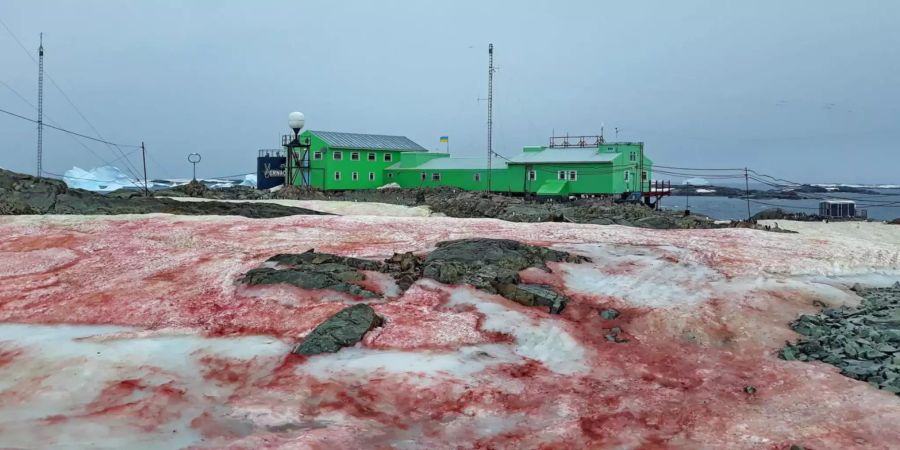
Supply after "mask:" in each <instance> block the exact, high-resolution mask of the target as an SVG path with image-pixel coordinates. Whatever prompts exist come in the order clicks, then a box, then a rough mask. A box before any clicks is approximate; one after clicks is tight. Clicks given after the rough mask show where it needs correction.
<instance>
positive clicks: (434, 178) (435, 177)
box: [431, 172, 441, 181]
mask: <svg viewBox="0 0 900 450" xmlns="http://www.w3.org/2000/svg"><path fill="white" fill-rule="evenodd" d="M431 181H441V174H440V173H438V172H435V173H433V174H431Z"/></svg>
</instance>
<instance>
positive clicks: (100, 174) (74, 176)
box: [63, 166, 140, 192]
mask: <svg viewBox="0 0 900 450" xmlns="http://www.w3.org/2000/svg"><path fill="white" fill-rule="evenodd" d="M63 181H65V182H66V185H68V186H69V187H70V188H74V189H84V190H87V191H94V192H112V191H115V190H117V189H122V188H127V187H136V186H138V185H139V184H140V183H138V182H136V181H135V180H134V179H132V178H131V177H130V176H128V174H126V173H125V172H122V171H121V170H120V169H119V168H118V167H114V166H102V167H97V168H95V169H91V170H84V169H82V168H80V167H77V166H75V167H73V168H71V169H69V170H67V171H66V172H65V173H64V174H63Z"/></svg>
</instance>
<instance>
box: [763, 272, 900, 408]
mask: <svg viewBox="0 0 900 450" xmlns="http://www.w3.org/2000/svg"><path fill="white" fill-rule="evenodd" d="M853 290H854V291H855V292H856V293H857V294H858V295H860V296H861V297H862V298H863V301H862V303H861V304H860V305H859V307H856V308H848V307H842V308H827V309H824V310H822V311H821V312H820V313H819V314H817V315H802V316H800V317H799V318H798V319H797V320H796V321H794V322H793V323H792V324H791V327H792V328H793V329H794V331H796V332H797V333H799V334H801V335H802V337H801V339H800V340H799V341H798V342H797V343H794V344H791V343H788V344H787V345H786V346H785V347H784V348H782V349H781V351H780V352H779V355H780V356H781V358H783V359H786V360H800V361H808V360H810V361H811V360H815V361H822V362H825V363H828V364H832V365H834V366H836V367H838V368H839V369H840V370H841V373H842V374H844V375H846V376H848V377H851V378H855V379H857V380H860V381H865V382H868V383H870V384H872V385H873V386H877V387H878V388H880V389H884V390H886V391H889V392H893V393H898V392H900V364H898V363H900V355H898V352H900V286H893V287H889V288H879V289H874V288H865V287H863V286H860V285H858V284H857V285H854V286H853ZM895 355H897V356H895Z"/></svg>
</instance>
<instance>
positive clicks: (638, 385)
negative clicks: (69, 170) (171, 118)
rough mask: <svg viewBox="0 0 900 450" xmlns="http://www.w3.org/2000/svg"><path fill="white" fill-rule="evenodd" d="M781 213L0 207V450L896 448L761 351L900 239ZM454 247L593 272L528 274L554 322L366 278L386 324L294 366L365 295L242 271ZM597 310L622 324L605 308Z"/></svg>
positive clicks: (481, 298)
mask: <svg viewBox="0 0 900 450" xmlns="http://www.w3.org/2000/svg"><path fill="white" fill-rule="evenodd" d="M340 207H341V208H348V209H347V210H348V211H350V210H352V211H355V212H361V211H364V209H363V207H362V206H360V205H356V206H347V205H340ZM355 208H360V209H355ZM374 208H383V207H382V206H381V205H375V206H374ZM767 223H768V222H767ZM778 224H779V226H780V227H782V228H787V229H794V230H798V231H799V233H797V234H786V233H767V232H762V231H755V230H745V229H720V230H646V229H637V228H628V227H621V226H592V225H579V224H566V223H535V224H525V223H509V222H502V221H497V220H491V219H454V218H445V217H434V216H430V217H408V216H407V217H403V216H397V217H387V216H377V215H372V214H366V215H347V216H291V217H283V218H277V219H247V218H241V217H224V216H220V217H195V216H191V217H187V216H172V215H165V214H153V215H122V216H109V217H101V216H2V217H0V235H2V236H4V239H2V240H0V447H13V448H21V447H28V448H35V447H38V448H54V447H57V448H59V447H89V446H92V445H93V446H99V447H107V448H182V447H186V446H191V445H195V446H198V447H212V448H222V447H233V448H234V447H238V448H362V447H370V448H391V447H398V448H448V447H453V448H455V447H464V448H540V447H542V446H543V447H545V448H549V447H552V448H640V447H644V448H655V447H658V446H662V445H665V446H668V447H675V448H734V449H752V448H760V447H765V448H788V447H789V446H790V445H792V444H798V445H804V446H805V447H807V448H817V449H838V448H873V449H874V448H892V447H894V446H895V445H896V442H900V430H898V429H897V427H896V426H895V424H896V423H897V422H898V421H900V402H898V401H897V397H896V396H894V395H891V394H888V393H886V392H883V391H878V390H876V389H874V388H873V387H871V386H869V385H868V384H866V383H861V382H857V381H855V380H852V379H849V378H847V377H844V376H842V375H840V374H839V373H838V372H837V371H836V370H835V369H834V368H833V367H830V366H827V365H824V364H810V363H804V362H799V361H783V360H779V359H778V358H777V357H776V356H775V351H776V350H777V349H778V348H779V347H780V346H782V345H783V344H784V342H785V341H787V340H792V339H795V338H796V335H795V334H794V333H793V331H791V330H790V328H789V327H788V323H789V322H790V321H791V320H793V319H794V318H796V317H797V315H799V314H803V313H810V312H813V311H816V310H817V308H818V307H817V306H816V305H817V304H818V302H822V303H824V304H826V305H832V306H836V305H842V304H853V303H854V302H857V301H859V299H858V298H857V297H856V296H855V294H854V293H853V292H851V291H849V290H848V289H847V286H849V285H852V284H853V283H855V282H862V283H866V284H890V283H891V282H892V281H896V280H900V227H897V226H889V225H885V224H879V223H856V222H854V223H830V224H824V223H810V222H802V223H801V222H787V221H778ZM468 237H503V238H509V239H518V240H522V241H525V242H529V243H532V244H536V245H546V246H551V247H553V248H555V249H559V250H566V251H570V252H573V253H577V254H581V255H584V256H588V257H590V258H592V261H591V262H589V263H583V264H569V263H559V264H553V263H551V264H550V269H551V271H550V272H545V271H542V270H539V269H531V270H528V271H524V272H523V273H522V277H523V278H524V279H526V280H528V282H539V283H541V284H549V285H553V286H555V287H556V288H558V289H560V290H561V291H563V292H564V293H566V294H567V295H568V296H570V298H571V300H570V302H569V304H568V306H567V307H566V309H565V310H564V311H563V312H562V314H559V315H550V314H548V313H547V311H546V310H545V309H544V308H529V307H525V306H522V305H519V304H516V303H512V302H509V301H507V300H505V299H503V298H502V297H499V296H497V295H491V294H487V293H484V292H482V291H478V290H475V289H473V288H472V287H468V286H447V285H442V284H440V283H437V282H435V281H430V280H420V281H419V282H417V283H416V284H415V285H413V287H411V288H410V289H409V290H407V291H406V292H404V293H402V294H400V293H399V292H398V291H397V290H396V286H395V285H393V284H392V283H390V282H389V280H387V279H384V278H381V277H378V276H375V274H370V275H372V277H371V280H368V282H370V283H371V284H372V285H373V286H376V287H378V288H379V290H384V291H387V292H388V293H389V294H390V298H386V299H379V300H376V301H373V302H371V303H372V306H373V308H375V310H376V312H377V313H378V314H379V315H381V316H382V317H384V319H385V323H384V325H383V326H381V327H378V328H376V329H373V330H372V331H370V332H369V333H368V334H367V335H366V337H365V338H364V339H363V341H361V342H360V343H358V344H357V345H356V346H353V347H350V348H345V349H343V350H341V351H339V352H337V353H335V354H327V355H318V356H312V357H300V356H293V355H289V352H290V349H291V347H292V346H293V345H295V344H296V343H297V342H299V341H300V339H302V337H303V336H305V335H306V334H308V333H309V332H310V331H311V330H312V329H313V328H315V326H317V325H318V324H319V323H321V322H322V321H323V320H325V319H327V318H328V317H329V316H331V315H332V314H334V313H335V312H337V311H339V310H340V309H342V308H344V307H345V306H346V305H347V304H348V303H353V302H355V301H358V300H354V299H349V298H347V297H346V296H339V295H335V294H334V293H331V292H328V291H316V290H303V289H298V288H294V287H292V286H260V287H247V286H243V285H240V284H239V283H237V282H236V280H237V279H238V278H239V277H240V276H241V275H242V274H243V273H245V272H246V271H247V270H249V269H251V268H254V267H258V266H259V265H260V264H262V263H263V262H264V261H265V260H266V259H268V258H269V257H270V256H272V255H273V254H276V253H287V252H303V251H306V250H308V249H310V248H315V249H316V250H318V251H323V252H331V253H337V254H341V255H347V256H355V257H363V258H371V259H381V258H386V257H389V256H390V255H391V254H393V253H394V252H405V251H413V252H417V253H419V254H424V253H426V252H428V251H429V250H430V249H432V248H433V247H434V246H435V244H436V243H437V242H439V241H443V240H449V239H460V238H468ZM136 261H138V262H139V263H135V262H136ZM111 268H114V269H115V270H111ZM610 307H613V308H616V309H617V310H619V311H620V313H621V315H620V316H619V317H618V318H616V319H614V320H605V319H603V318H602V317H600V315H599V314H598V312H599V311H600V310H602V309H604V308H610ZM612 327H619V328H621V330H622V335H623V337H624V338H625V339H626V342H622V343H614V342H609V341H608V340H607V339H606V338H605V336H606V334H607V333H608V332H609V330H610V328H612ZM748 385H752V386H755V387H756V389H757V393H756V394H754V395H752V396H748V395H747V394H745V393H744V392H743V388H744V386H748ZM448 444H449V445H448Z"/></svg>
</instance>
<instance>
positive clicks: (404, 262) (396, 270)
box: [383, 252, 422, 291]
mask: <svg viewBox="0 0 900 450" xmlns="http://www.w3.org/2000/svg"><path fill="white" fill-rule="evenodd" d="M383 271H384V272H387V273H390V274H391V275H392V276H393V277H394V280H395V281H396V282H397V286H398V287H399V288H400V289H402V290H404V291H405V290H407V289H409V287H410V286H412V285H413V283H415V282H416V280H418V279H419V278H422V260H421V259H419V257H417V256H416V255H414V254H412V252H406V253H394V256H391V257H390V258H388V259H386V260H384V268H383Z"/></svg>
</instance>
